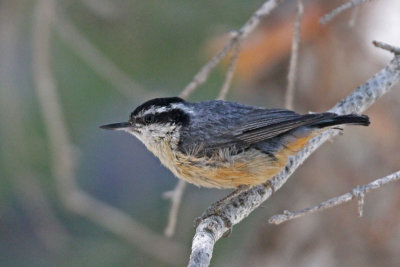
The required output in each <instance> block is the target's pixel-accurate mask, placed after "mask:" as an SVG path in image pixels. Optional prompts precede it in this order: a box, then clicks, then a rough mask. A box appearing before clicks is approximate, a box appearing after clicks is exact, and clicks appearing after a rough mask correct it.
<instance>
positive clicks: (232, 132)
mask: <svg viewBox="0 0 400 267" xmlns="http://www.w3.org/2000/svg"><path fill="white" fill-rule="evenodd" d="M369 123H370V122H369V118H368V117H367V116H365V115H356V114H349V115H337V114H335V113H315V114H305V115H300V114H297V113H295V112H294V111H291V110H286V109H265V108H259V107H253V106H246V105H242V104H238V103H234V102H228V101H222V100H212V101H206V102H199V103H190V102H186V101H184V100H183V99H181V98H178V97H171V98H156V99H152V100H149V101H147V102H145V103H144V104H142V105H140V106H139V107H137V108H136V109H135V110H134V111H133V112H132V113H131V115H130V118H129V121H128V122H122V123H114V124H109V125H104V126H101V128H103V129H112V130H123V131H126V132H128V133H130V134H133V135H134V136H136V137H137V138H138V139H139V140H140V141H142V142H143V144H144V145H145V146H146V147H147V148H148V149H149V150H150V151H151V152H153V153H154V155H156V156H157V157H158V158H159V159H160V161H161V163H162V164H163V165H165V166H166V167H167V168H168V169H170V170H171V171H172V172H173V173H174V174H175V175H176V176H177V177H178V178H181V179H183V180H185V181H187V182H189V183H192V184H195V185H198V186H205V187H216V188H237V187H239V186H255V185H259V184H262V183H265V182H267V181H268V180H269V179H270V178H272V177H273V176H274V175H276V174H278V173H279V172H280V170H281V169H282V168H283V167H284V166H285V165H286V163H287V161H288V158H289V156H291V155H294V154H296V153H297V152H298V151H299V150H301V149H302V148H303V147H304V146H305V145H306V144H307V143H308V141H309V140H310V139H311V138H313V137H314V136H316V135H317V134H318V133H320V132H321V131H323V129H325V128H326V127H328V128H329V127H334V126H337V125H341V124H357V125H364V126H367V125H369Z"/></svg>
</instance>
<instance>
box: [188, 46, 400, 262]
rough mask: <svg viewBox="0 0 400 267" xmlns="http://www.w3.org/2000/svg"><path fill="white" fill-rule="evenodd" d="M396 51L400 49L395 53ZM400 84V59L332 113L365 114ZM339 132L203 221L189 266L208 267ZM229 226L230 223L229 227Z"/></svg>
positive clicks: (320, 137) (328, 135) (331, 133)
mask: <svg viewBox="0 0 400 267" xmlns="http://www.w3.org/2000/svg"><path fill="white" fill-rule="evenodd" d="M395 50H396V49H395ZM399 80H400V56H399V55H395V57H394V59H393V60H392V61H391V62H390V63H389V64H388V65H387V66H386V67H385V68H383V69H382V70H380V71H379V72H377V73H376V74H375V75H374V76H373V77H372V78H371V79H369V80H368V81H367V82H366V83H365V84H363V85H361V86H359V87H358V88H357V89H355V90H354V91H353V92H352V93H351V94H350V95H348V96H347V97H345V98H344V99H342V100H341V101H340V102H339V103H337V104H336V105H335V106H334V107H333V108H332V109H330V110H329V112H335V113H337V114H348V113H361V112H363V111H364V110H366V109H367V108H368V107H370V106H371V105H372V104H373V103H375V102H376V100H377V99H378V98H380V97H381V96H382V95H384V94H385V93H387V92H388V91H389V90H390V89H391V88H392V87H393V85H394V84H396V83H398V82H399ZM338 133H339V131H337V130H327V131H325V132H323V133H321V134H320V135H318V136H316V137H315V138H313V139H312V140H310V142H309V144H308V145H307V146H306V147H305V148H304V149H303V150H301V151H300V152H299V153H298V154H296V155H295V156H293V157H291V158H290V159H289V161H288V163H287V164H286V166H285V167H284V168H283V169H282V171H281V172H280V173H279V174H278V175H276V176H275V177H273V178H272V179H271V180H270V182H269V183H268V185H260V186H256V187H253V188H251V189H249V190H247V191H244V192H242V193H241V194H239V195H238V196H236V197H234V198H232V199H231V201H230V202H229V203H224V204H223V206H222V207H221V209H220V210H219V213H220V215H219V216H217V215H213V216H211V217H208V218H205V219H203V220H201V221H200V223H199V225H198V226H197V229H196V233H195V235H194V238H193V242H192V253H191V255H190V260H189V266H208V265H209V264H210V261H211V257H212V252H213V248H214V244H215V242H217V241H218V240H219V239H220V238H221V237H222V236H223V234H224V233H225V232H226V231H228V230H230V227H231V226H233V225H235V224H238V223H239V222H240V221H242V220H243V219H244V218H246V217H247V216H248V215H249V214H250V213H251V212H252V211H253V210H255V209H256V208H257V207H258V206H260V205H261V203H263V202H264V201H266V200H267V199H269V197H270V196H271V195H272V193H273V192H275V191H276V190H279V189H280V188H281V187H282V186H283V185H284V184H285V183H286V182H287V181H288V179H289V177H290V176H291V175H292V174H293V172H294V171H295V170H296V169H297V168H298V167H299V166H300V165H301V164H302V163H303V162H304V161H305V160H306V159H307V158H308V157H309V156H310V155H311V154H312V153H313V152H314V151H315V150H316V149H317V148H318V147H320V146H321V145H322V144H323V143H324V142H326V141H327V140H329V139H331V138H332V137H334V136H336V135H338ZM227 222H228V223H227Z"/></svg>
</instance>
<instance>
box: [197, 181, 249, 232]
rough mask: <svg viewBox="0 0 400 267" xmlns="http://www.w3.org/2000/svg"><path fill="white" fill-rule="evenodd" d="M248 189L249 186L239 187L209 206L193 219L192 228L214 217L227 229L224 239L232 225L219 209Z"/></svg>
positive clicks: (230, 230)
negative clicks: (219, 219)
mask: <svg viewBox="0 0 400 267" xmlns="http://www.w3.org/2000/svg"><path fill="white" fill-rule="evenodd" d="M248 188H250V186H248V185H240V186H239V187H238V188H237V189H236V190H234V191H233V192H232V193H230V194H229V195H227V196H226V197H224V198H222V199H220V200H218V201H217V202H214V203H213V204H211V206H210V207H208V208H207V209H206V210H205V211H204V213H203V214H202V215H201V216H200V217H197V218H196V219H195V221H194V226H195V227H197V226H198V225H199V223H200V222H201V221H202V220H204V219H206V218H208V217H211V216H213V215H215V216H218V217H220V218H221V219H222V220H223V221H224V223H225V226H226V227H228V228H229V230H228V231H227V232H226V233H225V234H224V237H227V236H229V235H230V233H231V232H232V223H231V221H230V219H229V218H227V217H226V216H224V215H223V214H222V213H221V208H222V206H223V204H225V203H229V202H230V200H231V199H233V198H235V197H237V196H238V195H240V194H241V193H242V192H243V191H246V190H247V189H248Z"/></svg>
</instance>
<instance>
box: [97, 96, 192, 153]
mask: <svg viewBox="0 0 400 267" xmlns="http://www.w3.org/2000/svg"><path fill="white" fill-rule="evenodd" d="M191 113H193V110H192V108H191V107H190V106H189V105H188V103H187V102H185V101H184V100H183V99H181V98H179V97H169V98H155V99H152V100H149V101H147V102H145V103H143V104H141V105H140V106H138V107H137V108H136V109H135V110H134V111H133V112H132V113H131V115H130V117H129V120H128V121H127V122H120V123H113V124H107V125H103V126H100V127H101V128H102V129H109V130H122V131H126V132H128V133H130V134H132V135H134V136H136V137H137V138H138V139H139V140H140V141H142V142H143V143H144V144H145V145H146V146H147V147H149V146H152V145H153V144H155V143H157V142H160V141H167V142H178V141H179V130H180V129H181V128H182V127H183V126H186V125H188V123H189V121H190V114H191Z"/></svg>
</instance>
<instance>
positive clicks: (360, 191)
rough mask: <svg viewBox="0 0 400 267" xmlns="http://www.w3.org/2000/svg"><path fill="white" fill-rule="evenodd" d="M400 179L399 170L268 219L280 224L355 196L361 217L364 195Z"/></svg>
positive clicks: (331, 206)
mask: <svg viewBox="0 0 400 267" xmlns="http://www.w3.org/2000/svg"><path fill="white" fill-rule="evenodd" d="M398 180H400V171H398V172H395V173H392V174H390V175H388V176H386V177H383V178H380V179H377V180H375V181H373V182H371V183H369V184H367V185H363V186H357V187H355V188H354V189H353V190H352V191H351V192H349V193H346V194H343V195H341V196H338V197H334V198H331V199H329V200H327V201H324V202H321V203H319V204H318V205H316V206H313V207H309V208H306V209H303V210H299V211H284V212H283V214H277V215H274V216H271V218H270V219H269V220H268V222H269V223H271V224H281V223H283V222H287V221H289V220H293V219H296V218H300V217H303V216H306V215H309V214H311V213H314V212H318V211H323V210H326V209H329V208H333V207H336V206H338V205H341V204H343V203H346V202H349V201H351V200H353V199H354V198H357V199H358V200H359V201H358V214H359V216H360V217H362V213H363V212H362V210H363V206H364V197H365V195H366V194H367V193H368V192H370V191H371V190H374V189H378V188H381V187H382V186H383V185H385V184H388V183H392V182H395V181H398Z"/></svg>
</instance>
